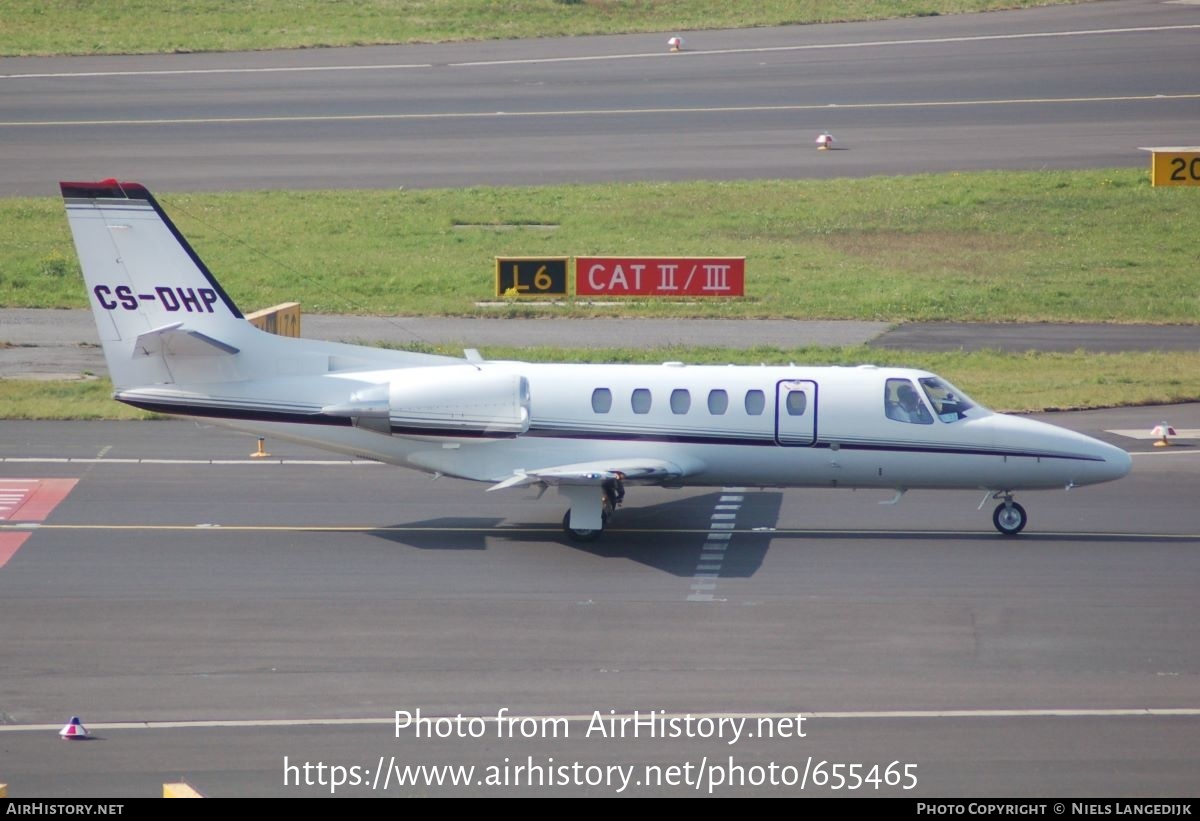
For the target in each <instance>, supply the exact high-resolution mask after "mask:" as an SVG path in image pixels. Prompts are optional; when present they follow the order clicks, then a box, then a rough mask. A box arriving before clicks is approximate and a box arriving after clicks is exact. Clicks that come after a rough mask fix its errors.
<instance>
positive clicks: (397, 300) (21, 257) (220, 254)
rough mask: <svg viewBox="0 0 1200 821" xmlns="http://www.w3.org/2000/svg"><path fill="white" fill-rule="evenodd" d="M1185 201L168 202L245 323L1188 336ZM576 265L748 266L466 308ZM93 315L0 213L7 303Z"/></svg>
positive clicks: (1197, 213)
mask: <svg viewBox="0 0 1200 821" xmlns="http://www.w3.org/2000/svg"><path fill="white" fill-rule="evenodd" d="M151 182H152V181H151ZM1196 195H1197V191H1196V190H1195V189H1180V188H1157V189H1155V188H1151V187H1150V185H1149V182H1148V179H1147V174H1146V173H1145V172H1144V171H1141V170H1131V169H1124V170H1107V171H1104V170H1101V171H1069V172H1068V171H1054V172H1031V173H1011V172H981V173H969V174H967V173H964V174H937V175H922V176H914V177H876V178H869V179H840V180H827V181H812V180H798V181H797V180H782V181H758V182H727V183H726V182H687V183H661V184H660V183H621V184H601V185H565V186H548V187H527V188H467V189H447V190H413V191H407V190H394V191H330V192H258V193H253V192H252V193H221V194H173V195H168V196H163V197H162V198H161V199H162V201H163V203H164V205H165V206H166V208H167V210H168V212H169V213H170V214H171V215H172V217H173V218H174V219H175V221H176V223H177V224H178V225H179V227H180V229H181V230H182V231H183V233H184V234H185V235H186V236H188V237H189V239H191V240H192V242H193V244H194V245H195V247H196V249H197V251H198V252H199V253H200V255H201V256H202V257H203V258H204V259H205V260H206V261H207V262H208V264H209V266H210V267H211V268H212V269H213V271H214V272H215V273H216V274H217V276H218V277H220V279H221V282H222V284H223V285H225V287H226V289H227V290H228V291H229V292H230V294H231V295H232V296H233V298H234V299H235V300H236V301H237V302H238V303H239V304H240V305H241V306H242V307H244V308H246V309H254V308H258V307H264V306H267V305H273V304H275V303H278V302H283V301H287V300H298V301H300V302H301V303H302V305H303V308H304V310H305V311H306V312H332V313H343V312H352V313H372V314H450V315H478V314H488V315H494V314H496V313H499V314H502V315H503V314H513V315H543V314H545V313H552V314H553V315H558V316H562V315H568V316H591V315H597V314H600V315H604V316H613V315H628V316H702V317H785V318H835V319H881V320H889V321H905V320H981V321H983V320H986V321H1017V320H1046V321H1060V322H1083V321H1113V322H1152V323H1195V322H1197V320H1198V318H1200V288H1197V287H1196V284H1197V276H1196V271H1197V263H1198V262H1200V259H1198V253H1197V244H1196V237H1197V236H1200V208H1197V207H1196ZM573 254H616V255H639V254H644V255H653V254H670V255H730V256H745V257H746V258H747V264H746V267H747V281H748V285H747V293H748V296H747V298H745V299H742V300H733V301H729V300H725V301H720V302H690V303H676V302H667V301H655V300H643V301H634V302H629V303H626V304H624V305H622V306H620V307H615V308H614V307H597V306H592V305H588V304H572V303H568V304H567V305H565V306H562V307H555V308H549V309H546V308H533V307H529V306H528V305H527V304H524V303H514V304H511V305H508V306H502V307H501V308H499V309H496V308H480V307H477V305H476V302H478V301H484V300H489V299H492V298H494V263H493V258H494V257H495V256H497V255H573ZM85 304H86V303H85V298H84V289H83V287H82V282H81V280H80V277H79V274H78V265H77V263H76V259H75V252H74V248H73V245H72V243H71V240H70V234H69V231H68V229H67V224H66V219H65V216H64V214H63V210H62V203H61V201H60V200H58V199H57V198H38V199H2V200H0V306H5V307H83V306H84V305H85ZM0 341H3V330H2V329H0Z"/></svg>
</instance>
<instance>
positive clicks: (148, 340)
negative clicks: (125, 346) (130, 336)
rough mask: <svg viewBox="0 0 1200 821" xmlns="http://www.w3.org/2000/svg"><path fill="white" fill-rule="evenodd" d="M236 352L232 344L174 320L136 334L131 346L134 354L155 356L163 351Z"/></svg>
mask: <svg viewBox="0 0 1200 821" xmlns="http://www.w3.org/2000/svg"><path fill="white" fill-rule="evenodd" d="M237 352H238V349H237V348H235V347H234V346H232V345H228V344H226V343H224V342H222V341H221V340H219V339H214V338H213V337H211V336H209V335H208V334H202V333H200V332H199V331H191V330H188V329H187V328H185V327H183V323H182V322H174V323H172V324H170V325H163V326H162V327H161V328H155V329H154V330H152V331H146V332H145V333H141V334H138V335H137V340H136V342H135V344H134V346H133V355H134V356H156V355H158V354H163V353H166V354H171V355H172V356H217V355H219V354H235V353H237Z"/></svg>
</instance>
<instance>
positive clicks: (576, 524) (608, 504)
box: [559, 479, 625, 542]
mask: <svg viewBox="0 0 1200 821" xmlns="http://www.w3.org/2000/svg"><path fill="white" fill-rule="evenodd" d="M559 492H561V493H562V494H563V495H564V496H566V497H567V498H568V499H569V500H570V502H571V507H570V509H569V510H567V512H566V514H565V515H564V516H563V530H564V531H566V534H567V536H568V537H569V538H570V539H571V541H573V542H594V541H596V540H597V539H599V538H600V534H601V533H603V532H604V526H605V525H606V524H608V520H609V519H610V518H611V517H612V515H613V512H614V511H616V509H617V507H618V506H619V505H620V504H621V502H622V501H624V499H625V486H624V485H623V484H622V483H621V482H620V481H619V480H615V479H610V480H609V481H607V482H605V483H604V484H603V485H601V487H600V493H596V486H595V485H567V486H560V487H559Z"/></svg>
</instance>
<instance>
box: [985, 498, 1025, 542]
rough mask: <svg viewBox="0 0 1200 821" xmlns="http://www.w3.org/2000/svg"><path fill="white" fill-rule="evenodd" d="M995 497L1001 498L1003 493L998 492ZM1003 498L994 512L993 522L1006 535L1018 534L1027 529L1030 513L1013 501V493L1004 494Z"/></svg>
mask: <svg viewBox="0 0 1200 821" xmlns="http://www.w3.org/2000/svg"><path fill="white" fill-rule="evenodd" d="M995 498H1001V495H1000V494H996V497H995ZM1003 499H1004V501H1003V502H1001V503H1000V504H998V505H996V510H995V511H993V513H992V524H994V525H995V526H996V529H997V530H999V531H1000V532H1001V533H1003V534H1004V535H1005V536H1016V535H1017V534H1018V533H1020V532H1021V531H1022V530H1024V529H1025V525H1026V524H1027V523H1028V522H1029V514H1027V513H1026V512H1025V508H1023V507H1021V506H1020V505H1019V504H1017V503H1016V502H1014V501H1013V497H1012V494H1011V493H1005V494H1003Z"/></svg>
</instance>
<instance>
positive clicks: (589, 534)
mask: <svg viewBox="0 0 1200 821" xmlns="http://www.w3.org/2000/svg"><path fill="white" fill-rule="evenodd" d="M612 513H613V508H612V504H610V503H609V501H608V499H605V500H604V508H603V510H602V511H601V514H600V518H601V521H603V523H604V524H608V519H609V517H610V516H612ZM563 530H564V531H565V532H566V534H567V536H568V537H569V538H570V539H571V541H573V542H594V541H596V540H597V539H599V538H600V534H601V533H603V532H604V528H603V527H601V528H600V529H599V530H576V529H574V528H572V527H571V511H569V510H568V511H567V512H566V513H565V514H563Z"/></svg>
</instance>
